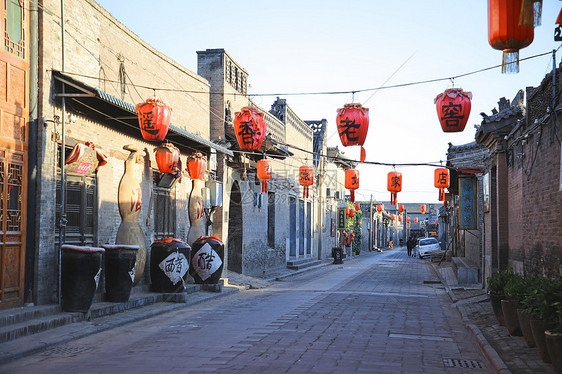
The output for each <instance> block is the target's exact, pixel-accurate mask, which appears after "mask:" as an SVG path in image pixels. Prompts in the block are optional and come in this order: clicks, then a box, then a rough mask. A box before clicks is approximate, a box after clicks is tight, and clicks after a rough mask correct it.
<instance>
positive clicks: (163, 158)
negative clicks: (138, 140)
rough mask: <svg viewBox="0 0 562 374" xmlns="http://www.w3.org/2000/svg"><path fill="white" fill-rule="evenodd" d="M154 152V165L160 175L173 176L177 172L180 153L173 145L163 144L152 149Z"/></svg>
mask: <svg viewBox="0 0 562 374" xmlns="http://www.w3.org/2000/svg"><path fill="white" fill-rule="evenodd" d="M154 152H156V164H157V165H158V170H160V172H161V173H170V174H175V173H177V172H178V163H179V161H180V151H179V149H177V148H176V147H175V146H174V145H173V144H170V143H164V144H162V145H161V146H159V147H156V148H154Z"/></svg>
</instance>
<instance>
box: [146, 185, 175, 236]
mask: <svg viewBox="0 0 562 374" xmlns="http://www.w3.org/2000/svg"><path fill="white" fill-rule="evenodd" d="M152 193H153V199H154V238H155V239H156V240H160V239H163V238H175V237H176V204H175V198H176V189H175V187H174V188H161V187H158V186H156V185H154V188H153V190H152Z"/></svg>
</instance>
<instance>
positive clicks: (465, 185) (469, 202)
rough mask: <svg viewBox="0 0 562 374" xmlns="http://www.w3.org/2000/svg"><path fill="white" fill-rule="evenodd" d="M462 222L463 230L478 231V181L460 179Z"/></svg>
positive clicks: (461, 227)
mask: <svg viewBox="0 0 562 374" xmlns="http://www.w3.org/2000/svg"><path fill="white" fill-rule="evenodd" d="M459 192H460V196H459V197H460V201H459V203H460V218H461V219H460V222H459V228H460V229H463V230H476V192H477V191H476V179H473V178H459Z"/></svg>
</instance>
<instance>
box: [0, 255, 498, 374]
mask: <svg viewBox="0 0 562 374" xmlns="http://www.w3.org/2000/svg"><path fill="white" fill-rule="evenodd" d="M170 371H175V372H182V373H185V372H189V373H233V372H241V373H261V372H268V373H283V372H289V373H303V372H307V373H355V372H367V373H440V372H446V373H489V372H491V369H490V368H489V366H488V363H487V362H486V360H485V358H484V357H483V355H482V354H481V352H480V351H479V348H478V345H477V343H476V341H475V339H474V338H473V336H472V335H471V334H470V332H469V331H468V330H467V329H466V328H465V326H464V324H463V322H462V320H461V317H460V314H459V313H458V311H457V310H455V309H454V307H453V306H452V304H451V301H450V299H449V297H448V295H447V294H446V292H445V289H444V287H443V285H441V284H440V283H438V277H437V275H436V273H435V271H434V270H433V267H432V266H431V265H430V264H428V263H427V262H426V261H423V260H420V259H417V258H411V257H407V255H406V252H405V248H399V249H395V250H392V251H387V252H383V253H378V252H377V253H367V254H363V255H361V256H360V257H357V258H353V259H350V260H347V261H346V262H345V263H344V264H343V265H330V266H327V267H324V268H320V269H316V270H313V271H310V272H306V273H303V274H300V275H298V276H295V277H291V278H288V279H285V280H283V281H278V282H275V283H274V284H273V285H272V286H270V287H267V288H264V289H259V290H248V291H244V292H240V293H237V294H234V295H231V296H228V297H224V298H221V299H216V300H213V301H210V302H207V303H205V304H200V305H197V306H193V307H189V308H184V309H181V310H178V311H175V312H170V313H167V314H162V315H160V316H158V317H155V318H151V319H147V320H144V321H140V322H136V323H132V324H128V325H126V326H123V327H121V328H116V329H112V330H108V331H105V332H102V333H99V334H95V335H92V336H89V337H85V338H82V339H78V340H75V341H73V342H71V343H68V344H65V345H62V346H58V347H54V348H52V349H49V350H47V351H45V352H43V353H39V354H36V355H33V356H29V357H26V358H23V359H20V360H17V361H14V362H11V363H9V364H7V365H5V366H2V367H0V372H2V373H38V372H41V373H128V372H138V373H162V372H170Z"/></svg>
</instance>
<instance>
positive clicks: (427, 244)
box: [416, 238, 441, 258]
mask: <svg viewBox="0 0 562 374" xmlns="http://www.w3.org/2000/svg"><path fill="white" fill-rule="evenodd" d="M416 250H417V251H418V256H420V258H423V257H427V256H429V255H430V254H431V252H434V251H440V250H441V246H440V245H439V242H438V241H437V239H435V238H421V239H419V241H418V244H417V245H416Z"/></svg>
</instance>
